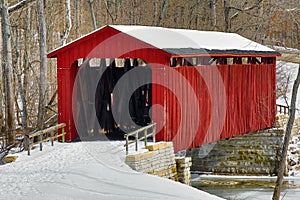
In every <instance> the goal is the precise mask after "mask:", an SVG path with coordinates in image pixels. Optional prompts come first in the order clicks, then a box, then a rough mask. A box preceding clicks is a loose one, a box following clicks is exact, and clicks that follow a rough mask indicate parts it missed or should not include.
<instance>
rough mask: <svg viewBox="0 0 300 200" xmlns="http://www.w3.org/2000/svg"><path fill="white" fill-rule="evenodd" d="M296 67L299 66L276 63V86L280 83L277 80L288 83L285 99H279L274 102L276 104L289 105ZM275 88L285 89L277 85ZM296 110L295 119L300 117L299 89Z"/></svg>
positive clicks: (282, 97)
mask: <svg viewBox="0 0 300 200" xmlns="http://www.w3.org/2000/svg"><path fill="white" fill-rule="evenodd" d="M298 67H299V64H295V63H287V62H282V61H278V62H277V85H278V84H280V81H279V80H278V79H283V82H286V81H288V90H287V94H286V97H284V96H281V97H279V98H278V99H277V100H276V103H277V104H280V105H285V106H287V105H290V103H291V98H292V89H293V84H294V81H295V79H296V76H297V72H298ZM278 72H279V73H278ZM279 76H280V78H279ZM277 87H285V85H284V84H282V85H278V86H277ZM296 108H297V110H296V117H300V88H299V90H298V95H297V102H296Z"/></svg>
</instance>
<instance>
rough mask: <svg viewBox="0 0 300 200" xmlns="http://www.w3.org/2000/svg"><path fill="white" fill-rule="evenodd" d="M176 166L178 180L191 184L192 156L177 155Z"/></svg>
mask: <svg viewBox="0 0 300 200" xmlns="http://www.w3.org/2000/svg"><path fill="white" fill-rule="evenodd" d="M175 160H176V166H177V174H178V181H179V182H181V183H184V184H186V185H191V170H190V167H191V166H192V158H191V157H177V158H175Z"/></svg>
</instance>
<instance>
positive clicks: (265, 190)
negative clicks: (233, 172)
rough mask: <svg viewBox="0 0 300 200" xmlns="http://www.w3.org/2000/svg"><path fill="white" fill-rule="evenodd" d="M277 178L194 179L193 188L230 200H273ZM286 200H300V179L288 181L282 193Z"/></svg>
mask: <svg viewBox="0 0 300 200" xmlns="http://www.w3.org/2000/svg"><path fill="white" fill-rule="evenodd" d="M275 181H276V177H270V178H269V177H263V178H260V177H256V178H255V177H253V178H250V177H248V178H235V177H229V178H228V177H213V176H212V177H210V176H201V177H200V178H198V179H194V181H193V182H192V184H193V187H196V188H198V189H200V190H203V191H206V192H208V193H210V194H214V195H217V196H219V197H223V198H225V199H230V200H246V199H247V200H251V199H253V200H254V199H255V200H260V199H261V200H267V199H272V194H273V188H274V186H275ZM281 195H282V197H284V198H283V199H284V200H298V199H300V177H298V178H295V177H293V178H290V179H286V180H285V181H284V183H283V189H282V193H281Z"/></svg>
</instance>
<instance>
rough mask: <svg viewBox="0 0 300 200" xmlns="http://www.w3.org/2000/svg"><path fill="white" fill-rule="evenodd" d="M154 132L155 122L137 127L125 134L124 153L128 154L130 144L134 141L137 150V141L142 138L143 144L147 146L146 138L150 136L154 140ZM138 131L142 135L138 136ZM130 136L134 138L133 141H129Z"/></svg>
mask: <svg viewBox="0 0 300 200" xmlns="http://www.w3.org/2000/svg"><path fill="white" fill-rule="evenodd" d="M148 131H150V133H149V134H148ZM155 132H156V123H152V124H149V125H147V126H145V127H142V128H140V129H137V130H135V131H133V132H131V133H127V134H125V135H124V138H125V139H126V144H125V145H124V146H125V147H126V155H127V154H128V151H129V145H130V144H133V143H135V150H136V151H138V143H139V141H141V140H144V144H145V146H147V138H149V137H152V139H153V142H155ZM140 133H142V137H140ZM131 136H133V137H134V138H135V139H134V140H133V141H129V137H131Z"/></svg>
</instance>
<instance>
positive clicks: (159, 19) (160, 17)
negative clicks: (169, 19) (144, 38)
mask: <svg viewBox="0 0 300 200" xmlns="http://www.w3.org/2000/svg"><path fill="white" fill-rule="evenodd" d="M167 5H168V0H164V1H163V4H162V6H161V11H160V15H159V18H158V21H157V24H156V26H160V25H161V21H162V20H163V19H164V17H165V12H166V9H167Z"/></svg>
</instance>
